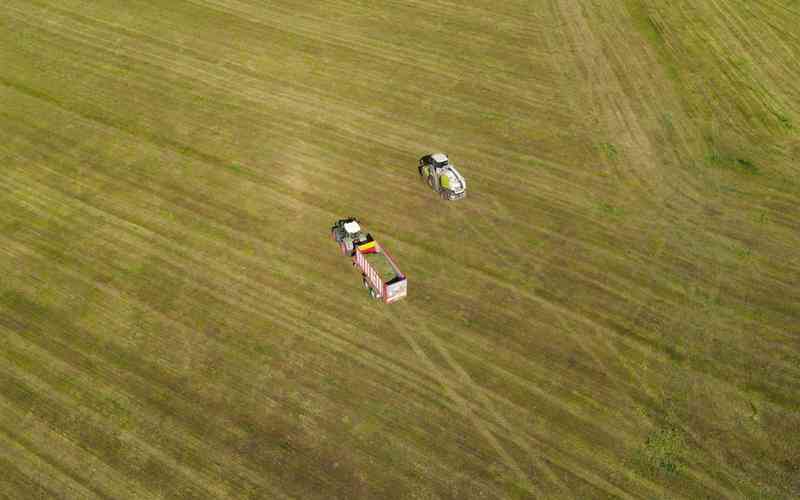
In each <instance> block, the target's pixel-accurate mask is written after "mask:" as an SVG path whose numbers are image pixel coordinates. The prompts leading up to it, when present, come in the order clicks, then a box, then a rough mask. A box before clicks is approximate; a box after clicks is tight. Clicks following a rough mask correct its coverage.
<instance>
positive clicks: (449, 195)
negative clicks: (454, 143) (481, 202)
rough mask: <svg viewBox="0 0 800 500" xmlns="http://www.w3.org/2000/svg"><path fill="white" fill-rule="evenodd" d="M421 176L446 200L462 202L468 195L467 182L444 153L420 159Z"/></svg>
mask: <svg viewBox="0 0 800 500" xmlns="http://www.w3.org/2000/svg"><path fill="white" fill-rule="evenodd" d="M419 176H420V178H421V179H423V180H424V181H425V182H426V183H427V184H428V186H430V188H431V189H433V190H434V191H436V192H437V193H439V196H441V197H442V199H445V200H460V199H461V198H464V197H465V196H466V195H467V182H466V181H465V180H464V177H463V176H462V175H461V174H460V173H459V171H458V170H456V167H455V166H454V165H453V164H452V163H450V161H449V160H448V158H447V155H446V154H444V153H435V154H430V155H425V156H423V157H422V158H420V159H419Z"/></svg>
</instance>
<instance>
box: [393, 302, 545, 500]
mask: <svg viewBox="0 0 800 500" xmlns="http://www.w3.org/2000/svg"><path fill="white" fill-rule="evenodd" d="M384 317H385V318H386V319H387V320H388V321H389V322H390V323H391V324H392V325H393V326H394V327H395V330H396V331H398V332H399V333H400V335H401V336H402V337H403V338H404V339H405V340H406V342H408V344H409V346H411V348H412V350H413V351H414V353H415V354H416V355H417V357H418V358H419V359H420V360H421V361H422V362H424V363H425V365H426V366H427V369H428V371H429V372H430V373H432V374H435V375H436V378H437V381H438V382H439V384H441V386H442V388H443V389H444V391H445V394H446V395H447V396H448V397H449V398H450V400H451V401H453V402H454V403H456V404H457V406H458V407H459V410H460V411H459V413H460V414H461V415H462V416H464V417H466V418H467V419H468V420H469V421H470V423H472V425H473V426H474V427H475V428H476V429H477V430H478V433H479V434H480V435H481V436H483V438H484V439H485V440H486V441H487V442H488V443H489V445H490V446H491V447H492V448H493V449H494V451H495V453H497V455H498V457H499V458H500V459H501V460H502V462H503V464H504V465H505V466H506V467H508V469H509V470H511V471H513V473H514V474H515V475H516V478H517V481H519V482H520V483H521V485H522V486H523V487H524V489H525V490H526V491H528V492H529V493H531V494H534V495H537V496H541V495H542V491H540V486H538V485H534V483H533V482H532V481H531V479H530V478H529V476H528V475H527V474H526V473H525V472H523V470H522V468H521V467H520V465H519V464H518V463H517V461H516V460H514V458H513V457H512V456H511V455H509V454H508V452H507V451H506V449H505V448H504V447H503V445H502V444H501V443H500V441H498V440H497V437H495V434H494V432H493V431H492V429H491V428H490V426H488V425H487V424H486V423H485V422H484V421H483V420H481V419H480V418H479V417H478V416H477V415H476V414H475V412H474V410H473V409H472V408H471V405H470V403H469V401H468V400H467V399H466V398H464V397H463V396H461V395H460V394H459V393H458V385H457V384H455V383H453V382H452V381H451V379H450V377H448V376H447V375H445V374H444V373H443V372H442V370H441V369H440V368H439V367H438V366H437V365H436V363H434V362H433V361H432V360H431V358H430V357H429V356H428V355H427V354H426V353H425V351H424V350H423V349H422V347H421V346H420V345H419V343H418V342H417V341H416V339H415V338H414V336H413V335H412V334H411V333H409V332H408V330H407V327H406V325H405V323H404V321H403V320H400V319H398V318H396V317H395V315H394V314H393V313H392V312H391V311H390V312H387V313H386V314H384ZM406 320H407V318H406ZM426 338H427V339H428V340H432V341H433V339H431V337H430V336H429V335H426ZM434 342H435V341H434ZM434 345H436V344H435V343H434ZM437 351H438V352H439V354H443V352H442V350H441V349H440V348H439V347H438V346H437ZM448 357H449V355H448ZM451 359H452V358H451ZM448 365H449V366H450V368H452V367H453V364H452V363H451V361H450V360H448Z"/></svg>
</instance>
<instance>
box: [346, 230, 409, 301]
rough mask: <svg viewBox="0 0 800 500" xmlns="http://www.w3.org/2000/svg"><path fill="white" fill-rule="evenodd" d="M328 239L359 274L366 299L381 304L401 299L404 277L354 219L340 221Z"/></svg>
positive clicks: (390, 257) (405, 285)
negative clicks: (367, 292)
mask: <svg viewBox="0 0 800 500" xmlns="http://www.w3.org/2000/svg"><path fill="white" fill-rule="evenodd" d="M331 237H332V238H333V239H334V241H336V242H337V243H338V244H339V249H340V250H341V252H342V254H343V255H349V256H350V258H351V259H352V260H353V266H354V267H357V268H358V269H359V270H360V271H361V280H362V283H363V284H364V288H366V289H367V290H368V291H369V294H370V296H372V297H373V298H375V299H378V300H380V301H381V302H384V303H387V304H389V303H392V302H395V301H397V300H400V299H402V298H403V297H405V296H406V294H407V292H408V282H407V280H406V276H405V275H404V274H403V273H402V272H401V271H400V268H399V267H397V263H396V262H395V261H394V259H393V258H392V256H391V255H389V253H388V252H387V251H386V249H384V248H383V247H382V246H381V245H380V243H378V242H377V241H375V239H373V238H372V235H371V234H369V233H364V231H362V229H361V225H360V224H359V223H358V220H356V218H355V217H350V218H348V219H341V220H339V221H337V222H336V224H334V225H333V227H332V228H331Z"/></svg>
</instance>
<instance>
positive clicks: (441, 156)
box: [431, 153, 447, 163]
mask: <svg viewBox="0 0 800 500" xmlns="http://www.w3.org/2000/svg"><path fill="white" fill-rule="evenodd" d="M431 158H433V161H435V162H436V163H444V162H446V161H447V155H445V154H444V153H436V154H434V155H431Z"/></svg>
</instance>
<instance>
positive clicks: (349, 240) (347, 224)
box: [331, 217, 369, 254]
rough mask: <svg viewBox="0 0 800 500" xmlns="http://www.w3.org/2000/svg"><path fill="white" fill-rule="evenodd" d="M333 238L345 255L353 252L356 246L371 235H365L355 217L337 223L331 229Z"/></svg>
mask: <svg viewBox="0 0 800 500" xmlns="http://www.w3.org/2000/svg"><path fill="white" fill-rule="evenodd" d="M331 236H332V237H333V239H334V240H336V242H337V243H338V244H339V247H340V248H341V250H342V253H345V254H346V253H350V252H352V251H353V249H354V248H355V247H356V245H358V244H359V243H360V242H362V241H365V240H367V239H368V238H369V235H364V232H363V231H362V230H361V225H360V224H359V223H358V219H356V218H355V217H349V218H347V219H340V220H338V221H336V224H334V225H333V227H331Z"/></svg>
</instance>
